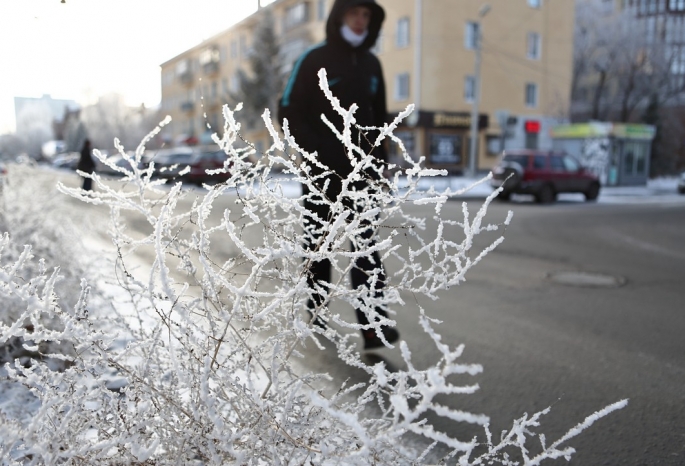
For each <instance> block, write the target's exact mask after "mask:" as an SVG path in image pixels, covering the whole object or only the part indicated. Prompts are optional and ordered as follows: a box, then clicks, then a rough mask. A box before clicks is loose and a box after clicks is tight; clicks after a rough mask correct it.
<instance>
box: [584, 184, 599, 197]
mask: <svg viewBox="0 0 685 466" xmlns="http://www.w3.org/2000/svg"><path fill="white" fill-rule="evenodd" d="M584 194H585V200H586V201H595V200H597V196H599V183H592V184H591V185H590V187H589V188H588V189H587V191H585V193H584Z"/></svg>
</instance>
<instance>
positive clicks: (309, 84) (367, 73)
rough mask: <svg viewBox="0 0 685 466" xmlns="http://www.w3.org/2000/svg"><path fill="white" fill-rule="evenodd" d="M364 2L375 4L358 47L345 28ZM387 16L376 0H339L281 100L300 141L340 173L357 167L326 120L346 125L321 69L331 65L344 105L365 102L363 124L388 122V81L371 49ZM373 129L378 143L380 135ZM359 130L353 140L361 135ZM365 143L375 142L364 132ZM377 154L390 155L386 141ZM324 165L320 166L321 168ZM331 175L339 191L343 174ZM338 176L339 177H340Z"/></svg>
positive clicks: (331, 84) (336, 90)
mask: <svg viewBox="0 0 685 466" xmlns="http://www.w3.org/2000/svg"><path fill="white" fill-rule="evenodd" d="M360 5H364V6H367V7H369V8H370V9H371V11H372V13H371V20H370V23H369V28H368V35H367V37H366V39H365V40H364V42H363V43H362V44H361V45H360V46H358V47H352V46H351V45H350V44H349V43H348V42H347V41H345V39H343V37H342V35H341V33H340V29H341V27H342V24H343V15H344V13H345V12H346V11H347V10H348V9H349V8H351V7H353V6H360ZM384 19H385V11H384V10H383V8H382V7H381V6H380V5H378V4H377V3H376V2H375V1H373V0H336V1H335V3H334V5H333V8H332V9H331V13H330V15H329V17H328V22H327V23H326V40H325V41H324V42H323V43H321V44H318V45H315V46H313V47H312V48H310V49H309V50H308V51H306V52H305V53H304V54H303V55H302V56H301V57H300V58H299V59H298V60H297V62H296V63H295V65H294V67H293V70H292V73H291V75H290V79H289V80H288V83H287V85H286V88H285V91H284V93H283V96H282V98H281V100H280V102H279V115H278V119H279V121H282V120H283V119H284V118H287V119H288V122H289V126H290V131H291V133H292V134H293V136H294V137H295V141H296V142H297V143H298V144H299V145H300V146H301V147H302V148H303V149H305V150H306V151H308V152H314V151H317V153H318V158H319V161H320V162H322V163H323V164H325V165H326V166H328V167H329V168H330V169H332V170H333V171H334V172H335V173H337V174H338V175H339V176H340V177H343V178H344V177H346V176H347V175H348V174H349V173H350V171H351V170H352V166H351V164H350V161H349V159H348V158H347V155H346V154H345V148H344V146H343V144H342V143H341V142H340V141H339V140H338V139H337V137H336V136H335V135H334V134H333V132H332V131H331V130H330V128H328V127H327V126H326V125H325V124H324V123H323V121H322V120H321V114H324V115H325V116H326V118H327V119H328V120H329V121H330V122H332V123H333V124H335V125H336V127H338V128H339V129H342V118H341V117H340V116H339V115H338V114H337V113H336V112H335V111H334V110H333V108H332V106H331V104H330V103H329V102H328V100H327V99H326V97H325V96H324V94H323V92H322V91H321V89H320V88H319V78H318V72H319V70H320V69H321V68H325V69H326V74H327V77H328V85H329V87H330V89H331V92H332V93H333V95H334V96H335V97H337V98H338V99H339V100H340V104H341V105H342V107H343V108H349V107H350V106H351V105H352V104H353V103H356V104H357V105H358V106H359V109H358V110H357V111H356V113H355V118H356V120H357V124H358V125H360V126H379V127H380V126H383V123H384V122H385V121H386V115H387V107H386V102H385V81H384V79H383V71H382V68H381V64H380V61H379V60H378V58H377V57H376V56H375V55H374V54H372V53H371V52H370V48H371V47H373V45H374V44H375V43H376V40H377V39H378V34H379V32H380V29H381V25H382V24H383V20H384ZM374 133H375V134H369V135H367V138H368V140H370V141H371V143H373V142H374V141H375V138H376V136H377V132H374ZM357 140H358V139H357V134H356V132H353V141H355V143H356V141H357ZM361 140H362V144H361V145H360V146H361V148H362V149H364V151H365V152H366V153H368V152H369V151H371V150H372V146H371V144H369V143H367V142H365V141H366V139H365V138H363V137H362V138H361ZM372 154H374V155H375V156H376V157H377V158H378V159H380V160H383V161H385V152H384V149H383V148H382V147H374V148H373V151H372ZM317 171H318V170H316V169H314V173H315V174H316V172H317ZM330 178H331V180H330V181H331V189H329V191H328V194H329V195H333V196H337V194H338V193H339V190H340V182H339V180H340V178H336V177H330ZM334 178H336V179H334Z"/></svg>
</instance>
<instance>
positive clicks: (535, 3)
mask: <svg viewBox="0 0 685 466" xmlns="http://www.w3.org/2000/svg"><path fill="white" fill-rule="evenodd" d="M528 6H529V7H531V8H540V7H541V6H542V0H528Z"/></svg>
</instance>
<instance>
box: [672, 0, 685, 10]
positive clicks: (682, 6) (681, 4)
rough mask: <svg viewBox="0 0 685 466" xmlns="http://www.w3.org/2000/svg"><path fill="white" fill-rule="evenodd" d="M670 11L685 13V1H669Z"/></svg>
mask: <svg viewBox="0 0 685 466" xmlns="http://www.w3.org/2000/svg"><path fill="white" fill-rule="evenodd" d="M668 9H669V10H671V11H685V0H669V1H668Z"/></svg>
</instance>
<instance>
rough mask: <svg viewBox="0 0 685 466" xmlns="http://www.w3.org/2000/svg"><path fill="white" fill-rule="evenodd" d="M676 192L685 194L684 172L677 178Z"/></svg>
mask: <svg viewBox="0 0 685 466" xmlns="http://www.w3.org/2000/svg"><path fill="white" fill-rule="evenodd" d="M678 192H679V193H680V194H685V172H682V173H681V174H680V179H679V180H678Z"/></svg>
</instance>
